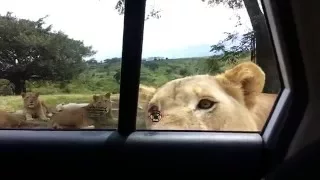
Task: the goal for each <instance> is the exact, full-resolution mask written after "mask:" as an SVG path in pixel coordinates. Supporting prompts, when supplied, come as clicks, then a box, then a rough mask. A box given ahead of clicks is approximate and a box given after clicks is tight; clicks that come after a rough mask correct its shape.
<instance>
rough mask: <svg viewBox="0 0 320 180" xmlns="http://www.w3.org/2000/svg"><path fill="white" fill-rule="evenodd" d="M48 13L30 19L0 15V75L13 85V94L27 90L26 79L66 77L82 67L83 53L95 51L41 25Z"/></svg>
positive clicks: (70, 76) (87, 54)
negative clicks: (35, 19) (36, 18)
mask: <svg viewBox="0 0 320 180" xmlns="http://www.w3.org/2000/svg"><path fill="white" fill-rule="evenodd" d="M46 17H47V16H45V17H43V18H40V19H38V20H37V21H31V20H27V19H18V18H17V17H15V16H13V15H12V13H11V12H8V13H7V14H6V15H5V16H1V15H0V78H4V79H8V80H10V82H12V83H13V84H14V85H15V94H20V93H21V92H22V91H24V92H25V91H26V87H25V81H26V80H29V79H32V78H38V79H42V80H54V81H60V80H68V79H71V78H72V77H73V76H74V75H77V74H78V73H80V72H81V71H82V70H83V68H84V67H85V63H84V59H83V58H84V57H89V56H92V55H94V54H95V53H96V52H95V51H93V50H92V47H91V46H85V45H84V44H83V42H82V41H78V40H74V39H70V38H69V37H68V36H67V35H65V34H64V33H63V32H52V31H51V29H52V26H51V25H50V26H48V27H44V24H45V21H44V19H45V18H46Z"/></svg>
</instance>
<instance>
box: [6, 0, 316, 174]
mask: <svg viewBox="0 0 320 180" xmlns="http://www.w3.org/2000/svg"><path fill="white" fill-rule="evenodd" d="M145 5H146V0H126V1H125V12H124V30H123V46H122V64H121V84H120V94H121V97H120V102H119V123H118V128H117V129H116V130H81V131H79V130H67V131H59V130H40V129H33V130H15V129H9V130H8V129H3V130H1V131H0V154H1V155H0V156H1V159H2V165H4V168H2V172H3V173H5V174H7V173H6V172H10V174H11V175H12V174H14V175H15V174H20V172H24V171H25V170H26V171H27V172H29V173H28V174H30V175H31V174H32V176H37V175H38V173H37V174H34V169H35V168H37V169H41V171H45V172H49V173H50V175H64V174H73V176H74V175H82V174H87V173H91V174H92V172H94V173H95V174H94V175H97V174H100V173H101V174H103V175H109V173H112V174H113V173H115V172H116V171H117V172H119V173H115V174H117V175H120V176H124V175H128V176H130V178H132V177H138V176H144V175H145V174H146V172H144V171H148V173H152V174H153V175H155V176H163V175H164V176H166V177H167V176H168V175H169V174H173V173H174V174H175V175H179V176H183V177H185V176H190V175H195V176H196V177H199V176H201V177H204V176H205V175H208V176H209V177H211V178H217V179H231V178H232V179H240V178H244V179H304V178H306V179H308V178H307V177H309V176H310V177H315V176H316V175H317V172H316V171H317V169H316V165H317V164H319V160H320V159H319V153H318V152H320V141H319V137H320V131H319V129H320V123H319V120H318V117H319V116H320V111H319V110H318V109H319V107H320V97H319V96H320V94H319V93H318V90H317V89H318V86H319V84H320V74H319V73H320V71H319V67H320V61H319V60H318V59H319V57H320V54H319V53H320V51H319V49H320V34H318V27H320V22H319V21H317V18H316V17H320V11H319V10H318V7H319V6H320V1H316V0H311V1H302V0H278V1H276V0H262V7H263V10H264V12H265V16H266V19H267V22H268V27H269V33H270V35H271V37H272V41H273V45H274V50H275V52H276V55H277V60H278V67H279V70H280V71H281V75H282V85H283V88H282V90H281V93H280V96H278V98H277V103H276V105H274V107H273V110H272V113H271V114H270V115H269V119H268V122H267V124H266V125H265V127H264V129H263V131H262V132H214V131H212V132H210V131H208V132H201V131H173V130H172V131H165V130H157V131H149V130H137V129H136V114H137V108H136V107H137V101H138V93H139V78H140V66H141V54H142V44H143V31H144V17H145ZM33 164H34V165H33ZM11 172H12V173H11ZM31 172H33V173H31ZM128 172H132V173H130V175H129V173H128ZM127 173H128V174H127ZM24 174H25V175H26V173H24ZM149 177H150V176H149Z"/></svg>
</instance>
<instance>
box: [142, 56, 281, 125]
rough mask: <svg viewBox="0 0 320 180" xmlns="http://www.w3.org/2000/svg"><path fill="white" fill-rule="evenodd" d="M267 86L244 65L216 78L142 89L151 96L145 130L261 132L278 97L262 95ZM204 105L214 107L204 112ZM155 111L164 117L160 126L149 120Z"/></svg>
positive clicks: (253, 66)
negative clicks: (158, 111)
mask: <svg viewBox="0 0 320 180" xmlns="http://www.w3.org/2000/svg"><path fill="white" fill-rule="evenodd" d="M264 83H265V74H264V72H263V71H262V69H261V68H260V67H258V66H257V65H256V64H254V63H252V62H244V63H241V64H239V65H237V66H235V67H233V68H232V69H229V70H227V71H225V72H224V73H222V74H219V75H216V76H210V75H195V76H189V77H185V78H180V79H176V80H172V81H170V82H168V83H166V84H165V85H163V86H162V87H160V88H158V89H157V90H156V91H154V90H153V89H151V90H148V89H147V88H144V89H140V90H141V91H143V92H142V93H144V94H149V96H150V94H152V95H151V98H150V100H149V101H148V105H147V106H146V109H145V112H146V113H145V115H146V118H145V121H146V126H147V128H148V129H168V130H170V129H171V130H173V129H175V130H220V131H259V130H261V128H262V127H263V125H264V122H265V121H266V119H267V117H268V115H269V112H270V110H271V108H272V106H273V103H274V101H275V97H276V95H273V94H272V95H267V94H263V93H262V89H263V87H264ZM200 100H202V101H201V108H200V107H199V106H198V105H199V102H200ZM203 102H213V103H212V104H213V106H212V107H210V108H208V109H205V108H203V107H206V106H205V105H206V103H203ZM207 104H208V103H207ZM209 104H210V103H209ZM153 107H155V108H157V109H158V110H160V112H161V113H162V118H161V119H160V120H159V121H158V122H152V120H151V119H149V117H148V116H149V115H150V112H151V111H150V110H151V108H153Z"/></svg>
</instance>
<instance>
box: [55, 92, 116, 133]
mask: <svg viewBox="0 0 320 180" xmlns="http://www.w3.org/2000/svg"><path fill="white" fill-rule="evenodd" d="M110 96H111V94H110V93H107V94H106V95H100V96H95V95H94V96H93V101H92V102H91V103H89V104H88V105H86V106H83V107H82V106H81V107H72V108H66V109H63V110H62V111H61V112H59V113H57V114H55V115H54V116H53V117H52V122H53V127H54V128H77V129H78V128H92V127H95V128H101V127H105V126H107V123H108V122H109V121H110V120H111V119H112V114H111V110H112V103H111V100H110Z"/></svg>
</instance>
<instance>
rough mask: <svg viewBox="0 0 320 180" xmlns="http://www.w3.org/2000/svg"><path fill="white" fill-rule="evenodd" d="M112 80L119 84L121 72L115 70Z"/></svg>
mask: <svg viewBox="0 0 320 180" xmlns="http://www.w3.org/2000/svg"><path fill="white" fill-rule="evenodd" d="M113 79H114V80H115V81H116V82H117V83H118V84H120V80H121V70H120V69H117V70H116V73H115V74H114V75H113Z"/></svg>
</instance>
